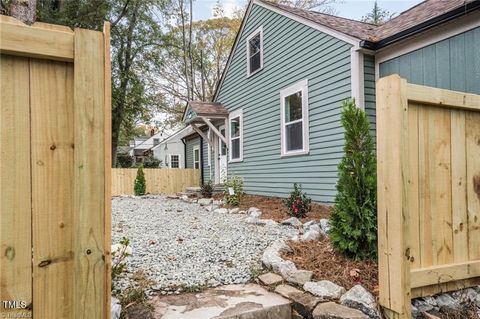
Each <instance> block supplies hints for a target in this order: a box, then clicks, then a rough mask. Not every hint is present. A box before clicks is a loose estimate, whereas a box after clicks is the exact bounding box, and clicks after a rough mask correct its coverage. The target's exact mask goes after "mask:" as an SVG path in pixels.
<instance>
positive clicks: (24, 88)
mask: <svg viewBox="0 0 480 319" xmlns="http://www.w3.org/2000/svg"><path fill="white" fill-rule="evenodd" d="M28 68H29V61H28V59H25V58H19V57H12V56H6V55H1V56H0V76H1V81H0V85H1V92H2V94H1V97H0V145H1V147H0V243H1V253H0V297H1V298H0V299H1V300H23V301H25V302H27V303H28V304H30V303H31V302H32V238H31V227H32V224H31V220H32V216H31V200H30V198H31V193H30V105H29V98H30V96H29V89H30V88H29V69H28ZM10 312H13V313H17V312H19V311H9V310H6V309H4V308H3V305H1V306H0V316H3V315H5V316H6V315H7V313H8V314H10ZM21 312H22V313H23V312H28V314H27V315H31V313H30V312H29V311H23V310H22V311H21ZM12 315H13V314H12Z"/></svg>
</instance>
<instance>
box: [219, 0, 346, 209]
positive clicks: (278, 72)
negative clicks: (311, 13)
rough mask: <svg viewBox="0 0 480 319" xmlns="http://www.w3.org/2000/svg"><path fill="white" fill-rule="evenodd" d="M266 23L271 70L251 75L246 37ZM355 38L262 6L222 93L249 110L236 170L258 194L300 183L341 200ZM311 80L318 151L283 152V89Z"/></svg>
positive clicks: (313, 141) (313, 146) (232, 106)
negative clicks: (344, 116)
mask: <svg viewBox="0 0 480 319" xmlns="http://www.w3.org/2000/svg"><path fill="white" fill-rule="evenodd" d="M260 26H262V27H263V38H264V50H263V52H264V65H263V70H261V71H259V72H258V73H256V74H254V75H253V76H251V77H249V78H247V69H246V68H247V65H246V38H247V37H248V36H249V35H250V33H251V32H253V31H254V30H256V29H257V28H258V27H260ZM350 48H351V45H350V44H347V43H345V42H343V41H341V40H338V39H336V38H334V37H332V36H330V35H327V34H324V33H322V32H320V31H318V30H315V29H313V28H310V27H308V26H306V25H303V24H301V23H298V22H296V21H294V20H292V19H289V18H287V17H284V16H282V15H279V14H277V13H275V12H272V11H270V10H268V9H265V8H263V7H260V6H257V5H254V6H253V7H252V10H251V12H250V15H249V16H248V17H247V21H246V25H245V28H244V31H243V33H242V34H241V35H240V36H239V43H238V45H237V47H236V48H235V50H234V52H233V56H232V60H231V63H230V65H229V68H228V69H227V70H226V73H225V78H224V81H223V84H222V86H221V87H220V89H219V92H218V95H217V99H216V101H217V102H220V103H222V104H223V105H225V107H226V108H227V109H228V111H229V112H232V111H235V110H237V109H242V110H243V119H244V125H243V129H244V134H243V138H244V140H243V158H244V160H243V162H240V163H229V164H228V175H229V176H232V175H240V176H242V177H243V178H244V182H245V184H244V185H245V190H246V192H247V193H250V194H257V195H267V196H279V197H285V196H287V195H288V194H289V192H290V191H291V190H292V188H293V183H295V182H297V183H301V184H302V187H303V189H304V190H305V191H306V192H307V193H308V194H309V195H310V196H311V197H312V198H313V200H315V201H318V202H333V201H334V197H335V193H336V191H335V185H336V182H337V175H338V173H337V165H338V163H339V162H340V160H341V158H342V156H343V128H342V127H341V124H340V112H341V109H340V105H341V102H342V101H343V100H345V99H346V98H349V97H350V96H351V80H350V77H351V71H350ZM304 79H308V95H309V128H310V154H308V155H302V156H294V157H281V152H280V147H281V141H280V129H281V123H280V90H282V89H284V88H286V87H289V86H290V85H292V84H295V83H297V82H299V81H301V80H304Z"/></svg>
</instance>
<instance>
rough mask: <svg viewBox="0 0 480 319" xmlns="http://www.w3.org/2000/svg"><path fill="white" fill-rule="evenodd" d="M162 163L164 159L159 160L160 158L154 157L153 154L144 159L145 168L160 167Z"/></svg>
mask: <svg viewBox="0 0 480 319" xmlns="http://www.w3.org/2000/svg"><path fill="white" fill-rule="evenodd" d="M161 163H162V161H161V160H159V159H158V158H156V157H154V156H153V155H148V156H147V157H145V159H144V160H143V167H145V168H159V167H160V164H161Z"/></svg>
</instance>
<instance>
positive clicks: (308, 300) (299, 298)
mask: <svg viewBox="0 0 480 319" xmlns="http://www.w3.org/2000/svg"><path fill="white" fill-rule="evenodd" d="M289 297H290V300H291V301H292V308H293V309H294V310H295V311H296V312H298V313H299V314H300V315H302V316H303V317H304V318H309V317H311V314H312V312H313V310H314V309H315V307H316V306H317V305H318V304H319V303H320V302H321V301H322V299H320V298H318V297H314V296H312V295H310V294H308V293H306V292H302V293H291V294H290V295H289Z"/></svg>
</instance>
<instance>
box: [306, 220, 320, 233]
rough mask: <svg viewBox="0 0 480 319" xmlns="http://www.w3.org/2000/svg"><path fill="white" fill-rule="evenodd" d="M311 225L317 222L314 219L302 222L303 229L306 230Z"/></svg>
mask: <svg viewBox="0 0 480 319" xmlns="http://www.w3.org/2000/svg"><path fill="white" fill-rule="evenodd" d="M313 225H317V222H316V221H315V220H311V221H308V222H306V223H305V224H303V230H304V231H307V230H308V229H309V228H310V226H313Z"/></svg>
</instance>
